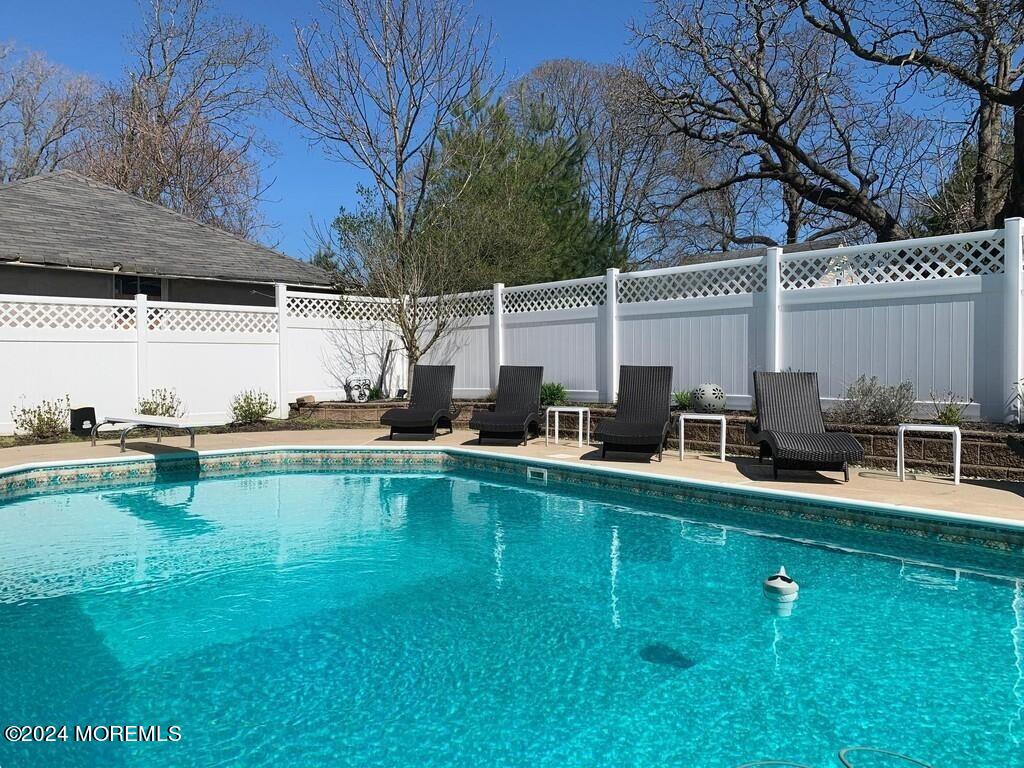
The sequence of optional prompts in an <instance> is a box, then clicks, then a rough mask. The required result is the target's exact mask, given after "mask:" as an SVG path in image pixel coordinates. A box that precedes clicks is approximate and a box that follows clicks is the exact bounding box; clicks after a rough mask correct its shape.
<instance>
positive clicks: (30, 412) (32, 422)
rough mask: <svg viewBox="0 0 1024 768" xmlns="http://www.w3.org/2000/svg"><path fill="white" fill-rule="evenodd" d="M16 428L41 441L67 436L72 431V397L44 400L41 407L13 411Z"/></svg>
mask: <svg viewBox="0 0 1024 768" xmlns="http://www.w3.org/2000/svg"><path fill="white" fill-rule="evenodd" d="M11 417H12V419H13V421H14V428H15V430H16V431H18V432H23V433H25V434H28V435H31V436H32V437H35V438H37V439H40V440H47V439H52V438H55V437H60V436H61V435H64V434H67V432H68V430H69V429H71V397H70V396H69V395H64V399H63V400H60V399H58V400H43V401H42V402H41V403H39V405H33V406H26V407H22V408H18V407H14V408H12V409H11Z"/></svg>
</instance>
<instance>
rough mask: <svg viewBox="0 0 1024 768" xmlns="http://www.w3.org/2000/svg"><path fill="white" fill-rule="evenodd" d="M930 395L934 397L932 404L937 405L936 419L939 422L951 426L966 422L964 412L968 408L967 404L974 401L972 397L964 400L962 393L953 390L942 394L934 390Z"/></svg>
mask: <svg viewBox="0 0 1024 768" xmlns="http://www.w3.org/2000/svg"><path fill="white" fill-rule="evenodd" d="M929 397H931V399H932V405H933V406H935V420H936V421H937V422H938V423H939V424H945V425H947V426H950V427H959V426H960V425H961V424H963V423H964V412H965V411H966V410H967V406H969V405H970V404H971V403H973V402H974V400H972V399H970V398H968V399H967V401H966V402H964V401H962V400H961V399H960V395H958V394H957V393H956V392H953V391H949V392H947V393H946V394H944V395H942V396H939V395H937V394H935V393H934V392H932V393H931V394H930V395H929Z"/></svg>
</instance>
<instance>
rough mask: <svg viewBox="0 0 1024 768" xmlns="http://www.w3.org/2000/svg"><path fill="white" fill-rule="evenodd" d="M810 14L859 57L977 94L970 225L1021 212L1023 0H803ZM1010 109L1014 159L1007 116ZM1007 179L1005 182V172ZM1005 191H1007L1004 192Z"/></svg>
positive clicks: (1023, 183)
mask: <svg viewBox="0 0 1024 768" xmlns="http://www.w3.org/2000/svg"><path fill="white" fill-rule="evenodd" d="M800 5H801V7H802V9H803V15H804V17H805V19H806V20H807V21H808V22H810V24H812V25H813V26H814V27H815V28H816V29H818V30H820V31H822V32H823V33H825V34H827V35H829V36H831V37H833V38H834V39H836V40H839V41H842V43H843V44H844V45H845V46H846V47H847V48H848V49H849V50H850V51H851V52H852V53H853V54H854V55H856V56H858V57H859V58H861V59H863V60H865V61H869V62H872V63H875V64H879V65H885V66H888V67H893V68H895V69H896V70H897V71H898V72H900V73H901V74H902V75H903V76H904V77H906V78H909V77H915V76H920V77H923V78H925V79H926V81H929V82H931V81H939V82H940V83H941V84H943V85H945V86H946V87H947V91H946V93H944V94H943V95H963V94H969V95H970V96H972V97H973V99H974V108H973V110H972V111H973V119H972V120H971V126H970V127H971V130H972V132H973V134H974V137H975V141H976V145H977V157H976V161H975V165H974V173H973V177H974V178H973V182H974V206H973V211H972V216H971V220H970V221H969V222H968V223H969V224H970V225H971V227H972V228H981V227H991V226H994V225H995V224H996V223H997V222H998V220H1000V219H1001V218H1003V217H1006V216H1020V215H1024V60H1022V58H1021V46H1022V45H1024V4H1022V3H1020V2H1019V0H985V2H962V0H891V2H886V3H885V4H878V3H869V2H865V1H864V0H800ZM1007 108H1009V109H1010V111H1011V112H1012V121H1013V141H1012V143H1013V162H1012V165H1011V167H1010V168H1009V169H1007V168H1006V167H1005V159H1004V150H1003V145H1004V141H1003V136H1002V132H1003V120H1004V113H1005V111H1006V109H1007ZM1007 175H1008V176H1009V183H1008V184H1007V183H1006V176H1007ZM1003 190H1005V192H1004V191H1003Z"/></svg>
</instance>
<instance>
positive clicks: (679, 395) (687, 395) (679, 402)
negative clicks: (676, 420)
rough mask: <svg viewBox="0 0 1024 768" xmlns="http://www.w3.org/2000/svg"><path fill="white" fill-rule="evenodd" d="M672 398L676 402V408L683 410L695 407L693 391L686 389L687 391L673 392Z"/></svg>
mask: <svg viewBox="0 0 1024 768" xmlns="http://www.w3.org/2000/svg"><path fill="white" fill-rule="evenodd" d="M672 400H673V401H674V402H675V404H676V408H679V409H680V410H682V411H688V410H690V409H691V408H693V392H691V391H689V390H686V391H685V392H673V393H672Z"/></svg>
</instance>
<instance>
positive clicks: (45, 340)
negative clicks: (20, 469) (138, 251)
mask: <svg viewBox="0 0 1024 768" xmlns="http://www.w3.org/2000/svg"><path fill="white" fill-rule="evenodd" d="M1022 270H1024V259H1022V243H1021V220H1020V219H1009V220H1007V222H1006V229H1005V230H992V231H987V232H972V233H967V234H959V235H949V236H942V237H933V238H925V239H918V240H907V241H902V242H894V243H882V244H873V245H863V246H851V247H842V248H832V249H828V250H818V251H810V252H803V253H791V254H783V253H782V250H781V249H778V248H770V249H768V252H767V255H766V256H763V257H756V258H747V259H736V260H732V261H721V262H712V263H707V264H698V265H692V266H685V267H673V268H669V269H658V270H650V271H642V272H630V273H621V274H620V273H619V272H618V270H609V271H608V273H607V274H605V275H603V276H599V277H591V278H584V279H581V280H568V281H562V282H555V283H546V284H537V285H526V286H519V287H514V288H506V287H504V286H502V285H496V286H494V288H493V290H489V291H481V292H474V293H468V294H464V295H462V296H460V297H459V298H458V301H457V302H456V304H455V311H454V314H455V315H456V317H457V319H456V320H455V321H454V323H453V325H454V328H455V330H454V331H452V332H451V333H449V334H448V335H447V336H445V337H444V338H442V340H441V341H440V342H438V343H437V344H436V345H435V346H434V347H433V348H432V349H431V350H430V351H429V352H428V354H427V355H426V357H425V360H424V362H431V363H452V364H454V365H455V366H456V379H455V386H456V395H458V396H463V397H479V396H483V395H485V394H486V393H487V392H488V391H490V390H491V389H492V388H493V387H494V386H495V384H496V382H497V371H498V367H499V366H500V365H502V364H533V365H543V366H544V369H545V371H544V378H545V380H546V381H559V382H561V383H562V384H564V385H565V386H566V388H567V389H568V390H569V391H570V394H571V396H572V397H573V398H576V399H580V400H599V401H606V402H607V401H612V400H614V395H615V391H616V386H617V384H616V379H617V372H618V366H619V365H620V364H662V365H672V366H673V367H674V369H675V376H674V382H673V386H674V388H675V389H677V390H681V389H689V388H692V387H695V386H697V385H699V384H701V383H704V382H714V383H718V384H721V385H722V386H723V388H724V389H725V390H726V393H727V395H728V399H729V405H730V406H731V407H736V408H745V407H749V405H750V402H751V372H752V371H753V370H756V369H760V370H786V369H793V370H804V371H817V372H818V374H819V381H820V385H821V390H822V397H823V398H825V399H826V400H830V399H835V398H840V397H842V395H843V393H844V392H845V390H846V387H847V386H848V385H849V384H850V383H851V382H852V381H853V380H854V379H856V378H857V377H858V376H859V375H861V374H868V375H876V376H878V377H879V378H880V379H881V380H882V381H883V382H885V383H889V384H895V383H898V382H900V381H903V380H910V381H912V382H913V384H914V386H915V388H916V392H917V399H918V401H919V402H921V403H927V402H929V401H930V400H931V393H932V392H934V393H936V394H938V395H945V394H946V393H947V392H950V391H952V392H954V393H956V394H957V395H959V396H960V398H961V399H967V398H971V399H973V400H974V401H975V402H976V403H977V405H976V406H974V407H973V408H972V411H971V412H969V413H973V415H980V416H981V417H983V418H985V419H990V420H1002V419H1005V418H1014V417H1015V416H1016V411H1017V408H1018V404H1017V403H1016V402H1015V401H1013V400H1012V397H1011V395H1012V392H1013V383H1014V382H1016V381H1018V380H1019V379H1020V378H1021V377H1022V376H1024V370H1022V346H1021V336H1022V330H1021V301H1022V295H1021V289H1022ZM388 316H389V313H388V308H387V305H386V303H385V301H384V300H381V299H374V298H366V297H352V296H334V295H327V294H318V293H302V292H294V291H287V290H286V289H285V287H284V286H278V289H277V300H276V306H275V307H269V308H267V307H242V306H232V305H210V304H177V303H171V302H147V301H146V300H145V297H138V298H137V299H136V300H135V301H127V302H126V301H102V300H86V299H67V298H51V297H31V296H14V295H0V365H2V367H3V371H4V373H3V376H2V377H0V431H2V432H6V433H10V432H11V431H12V430H13V423H12V421H11V420H10V413H11V409H12V408H13V407H17V406H21V405H31V404H34V403H37V402H38V401H40V400H42V399H53V398H55V397H62V396H64V395H65V394H68V395H70V397H71V400H72V403H73V404H74V405H94V406H96V408H97V412H98V414H99V415H100V416H102V415H103V414H104V413H105V412H109V413H112V412H114V411H119V412H123V411H125V410H129V409H131V408H133V407H134V405H135V403H136V402H137V401H138V398H139V396H140V395H145V394H147V393H148V392H149V391H150V390H151V389H153V388H157V387H173V388H174V389H176V390H177V391H178V393H179V394H180V395H181V396H182V398H183V399H184V401H185V403H186V405H187V407H188V409H189V412H190V413H192V414H195V415H202V416H226V415H227V412H228V404H229V402H230V400H231V398H232V396H233V395H235V394H236V393H238V392H240V391H241V390H243V389H253V388H255V389H262V390H264V391H266V392H269V393H270V394H271V395H272V396H273V397H275V399H277V401H278V403H279V414H280V415H285V414H286V413H287V405H286V403H287V402H288V401H291V400H294V399H295V397H297V396H299V395H305V394H312V395H315V396H316V397H317V398H318V399H338V398H343V397H344V381H345V379H346V378H347V377H348V376H350V375H352V374H355V373H361V372H365V373H366V374H368V375H369V377H370V378H371V379H373V380H376V378H377V376H378V375H379V374H380V371H381V367H382V365H383V361H384V360H385V359H388V361H389V364H388V369H387V371H386V372H385V374H386V375H385V382H386V387H387V389H388V390H389V391H391V392H394V391H395V390H396V389H397V388H399V387H401V386H403V385H404V382H405V358H404V355H403V353H402V350H401V344H400V343H399V340H398V336H397V334H395V332H394V328H393V327H392V326H391V324H390V322H389V320H388ZM389 343H390V349H391V352H390V354H389V353H388V348H389Z"/></svg>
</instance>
